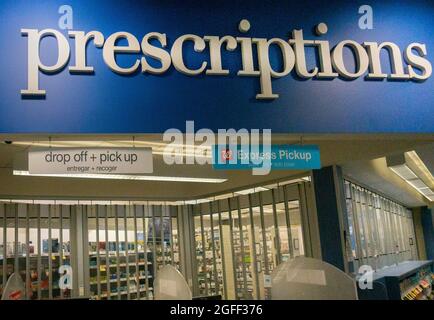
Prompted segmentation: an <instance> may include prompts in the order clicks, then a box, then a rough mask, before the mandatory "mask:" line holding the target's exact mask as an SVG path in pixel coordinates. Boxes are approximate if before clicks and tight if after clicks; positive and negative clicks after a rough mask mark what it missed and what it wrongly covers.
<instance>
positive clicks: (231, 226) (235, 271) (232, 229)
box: [227, 198, 238, 298]
mask: <svg viewBox="0 0 434 320" xmlns="http://www.w3.org/2000/svg"><path fill="white" fill-rule="evenodd" d="M227 200H228V214H229V229H230V234H231V245H232V252H233V255H235V250H234V228H233V226H234V222H233V220H232V208H231V198H228V199H227ZM232 268H233V273H234V289H235V295H236V298H238V293H237V268H236V261H235V259H232Z"/></svg>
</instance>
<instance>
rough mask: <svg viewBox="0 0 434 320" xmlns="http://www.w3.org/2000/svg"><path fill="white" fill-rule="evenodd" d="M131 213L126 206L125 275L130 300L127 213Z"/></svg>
mask: <svg viewBox="0 0 434 320" xmlns="http://www.w3.org/2000/svg"><path fill="white" fill-rule="evenodd" d="M128 211H129V206H127V205H125V206H124V232H125V265H126V267H125V273H126V282H127V299H128V300H129V299H130V297H131V296H130V251H129V250H128V247H129V243H128V219H127V212H128Z"/></svg>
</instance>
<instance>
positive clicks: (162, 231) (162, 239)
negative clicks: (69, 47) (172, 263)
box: [160, 205, 166, 266]
mask: <svg viewBox="0 0 434 320" xmlns="http://www.w3.org/2000/svg"><path fill="white" fill-rule="evenodd" d="M163 208H164V206H163V205H161V206H160V209H161V211H160V249H161V256H162V258H163V261H162V263H163V266H164V265H165V264H166V245H165V244H166V242H165V239H164V216H163V211H164V210H163Z"/></svg>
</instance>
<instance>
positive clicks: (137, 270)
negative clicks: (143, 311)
mask: <svg viewBox="0 0 434 320" xmlns="http://www.w3.org/2000/svg"><path fill="white" fill-rule="evenodd" d="M130 205H131V204H130ZM133 212H134V213H133V219H134V253H135V261H136V300H138V299H139V298H140V273H139V251H138V248H137V245H138V243H137V212H136V206H135V205H133Z"/></svg>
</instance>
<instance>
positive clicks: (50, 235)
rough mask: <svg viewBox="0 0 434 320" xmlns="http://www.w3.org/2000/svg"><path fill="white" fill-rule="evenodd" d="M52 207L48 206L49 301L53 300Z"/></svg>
mask: <svg viewBox="0 0 434 320" xmlns="http://www.w3.org/2000/svg"><path fill="white" fill-rule="evenodd" d="M52 209H53V205H49V206H48V295H49V299H53V264H52V259H53V240H52V230H51V222H52V221H51V218H52V212H51V210H52Z"/></svg>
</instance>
